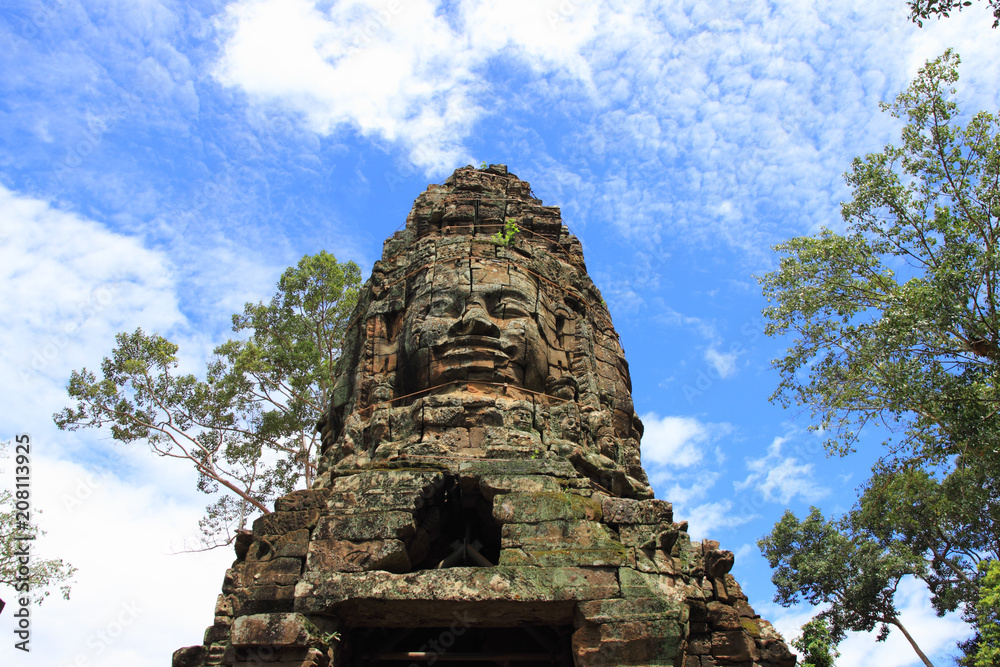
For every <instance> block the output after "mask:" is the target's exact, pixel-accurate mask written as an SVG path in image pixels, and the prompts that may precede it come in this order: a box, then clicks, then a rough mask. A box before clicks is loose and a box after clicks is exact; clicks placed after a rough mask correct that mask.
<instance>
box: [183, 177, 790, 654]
mask: <svg viewBox="0 0 1000 667" xmlns="http://www.w3.org/2000/svg"><path fill="white" fill-rule="evenodd" d="M508 221H512V222H514V223H515V224H516V225H517V227H518V229H519V231H518V232H517V233H516V234H514V235H513V237H511V238H509V239H505V238H503V236H502V235H501V236H498V233H501V234H502V230H503V229H504V226H505V224H506V223H507V222H508ZM319 428H320V429H321V431H322V435H323V453H322V455H321V459H320V464H319V473H318V475H317V481H316V483H315V485H314V486H313V488H311V489H307V490H302V491H296V492H295V493H292V494H289V495H287V496H285V497H283V498H281V499H279V500H278V501H277V502H276V503H275V511H274V512H273V513H271V514H267V515H265V516H263V517H261V518H259V519H257V521H255V522H254V525H253V530H252V531H250V532H247V533H246V534H242V535H240V537H239V538H238V539H237V541H236V545H235V547H236V555H237V559H236V561H235V562H234V563H233V565H232V567H231V568H230V569H229V570H228V571H227V572H226V575H225V578H224V581H223V587H222V594H221V595H220V596H219V602H218V604H217V605H216V609H215V621H214V623H213V625H212V626H211V627H210V628H209V629H208V630H207V631H206V634H205V638H204V642H203V644H202V645H201V646H197V647H187V648H184V649H180V650H179V651H177V652H176V653H175V654H174V661H173V664H174V667H204V666H208V665H236V666H244V665H251V664H264V663H266V664H268V665H271V664H273V665H288V666H292V665H295V666H296V667H306V666H315V667H328V666H331V665H333V666H346V665H361V664H382V663H378V662H373V661H374V660H375V659H376V658H375V657H372V655H370V654H371V653H372V651H374V652H376V653H378V651H380V650H383V651H389V650H390V648H391V647H390V648H384V649H383V648H382V647H379V646H362V645H361V644H362V643H363V639H362V637H367V636H374V635H372V634H371V633H372V632H374V630H372V629H379V630H381V629H385V628H388V629H393V628H397V629H399V630H400V636H405V635H406V633H407V632H411V633H412V632H418V630H419V629H425V631H426V632H437V629H441V631H440V632H441V633H440V639H441V646H445V643H446V642H445V639H448V638H450V640H449V641H451V642H455V641H459V640H460V639H461V637H462V636H465V637H466V638H467V639H468V638H470V637H472V636H473V635H474V633H475V631H476V629H484V630H483V631H484V632H485V631H486V629H489V630H490V631H491V632H499V631H498V630H496V629H501V630H502V629H504V628H507V629H521V630H523V631H524V632H527V633H528V634H527V635H525V636H531V637H540V635H539V632H538V631H537V630H533V628H549V629H554V630H552V632H555V633H562V634H559V635H558V636H559V637H561V638H562V639H563V640H564V641H562V644H561V645H560V646H561V648H559V647H556V648H553V649H551V650H552V651H553V655H555V654H556V653H558V655H557V656H556V657H555V658H553V661H552V662H546V661H540V662H536V663H532V662H530V661H525V662H522V663H521V664H526V665H531V664H543V663H544V664H561V665H575V666H577V667H592V666H602V667H605V666H611V665H634V666H637V667H638V666H651V665H671V666H683V667H692V666H698V667H702V666H704V665H719V666H723V665H753V666H755V667H791V666H792V665H794V664H795V657H794V656H793V655H792V654H791V653H790V652H789V650H788V647H787V646H786V645H785V643H784V642H783V640H782V639H781V637H780V636H779V635H778V634H777V633H776V632H775V631H774V629H773V628H772V627H771V625H770V624H769V623H768V622H767V621H765V620H763V619H761V618H759V617H758V616H757V615H756V614H755V613H754V611H753V609H752V608H751V607H750V605H749V604H748V603H747V598H746V596H745V595H744V594H743V592H742V590H741V589H740V587H739V585H738V584H737V583H736V581H735V579H733V577H732V575H730V574H729V571H730V569H731V568H732V566H733V554H732V553H731V552H729V551H724V550H720V549H719V545H718V543H716V542H713V541H704V542H701V543H692V542H691V540H690V538H689V536H688V534H687V523H686V522H682V523H675V522H674V517H673V511H672V508H671V506H670V503H669V502H665V501H662V500H656V499H654V498H653V492H652V489H651V488H650V486H649V483H648V481H647V478H646V474H645V472H644V471H643V469H642V466H641V463H640V455H639V452H640V439H641V437H642V423H641V422H640V420H639V418H638V416H637V415H636V413H635V410H634V408H633V404H632V396H631V381H630V379H629V369H628V364H627V363H626V361H625V357H624V352H623V351H622V347H621V344H620V342H619V340H618V336H617V334H616V332H615V330H614V327H613V326H612V323H611V317H610V315H609V313H608V310H607V307H606V306H605V304H604V302H603V300H602V299H601V295H600V293H599V291H598V290H597V288H596V287H595V286H594V284H593V282H592V281H591V280H590V278H589V277H588V275H587V270H586V266H585V264H584V259H583V254H582V252H581V248H580V243H579V241H578V240H577V239H576V238H575V237H574V236H573V235H571V234H570V233H569V231H568V229H567V228H566V227H565V226H564V225H563V224H562V221H561V218H560V213H559V209H558V208H556V207H551V206H544V205H542V202H541V201H539V200H538V199H537V198H535V197H534V196H533V195H532V193H531V188H530V186H529V185H528V183H526V182H524V181H521V180H520V179H518V178H517V177H516V176H514V175H513V174H510V173H508V171H507V169H506V167H505V166H503V165H491V166H489V167H488V168H485V169H474V168H472V167H466V168H462V169H459V170H457V171H456V172H455V173H454V174H452V176H450V177H449V178H448V179H447V180H446V181H445V182H444V183H443V184H441V185H431V186H429V187H428V189H427V191H426V192H424V193H423V194H421V195H420V196H419V197H418V198H417V200H416V201H415V202H414V205H413V209H412V211H411V212H410V214H409V216H408V217H407V221H406V228H405V229H404V230H402V231H400V232H397V233H396V234H394V235H393V236H392V237H391V238H390V239H388V240H387V241H386V242H385V247H384V252H383V256H382V259H381V260H380V261H378V262H376V264H375V267H374V269H373V271H372V276H371V278H370V279H369V280H368V282H367V283H366V285H365V287H364V289H363V290H362V295H361V297H360V299H359V303H358V306H357V309H356V311H355V314H354V316H353V319H352V322H351V325H350V327H349V330H348V334H347V338H346V341H345V345H344V353H343V356H342V358H341V360H340V363H339V364H338V366H337V369H336V378H335V389H334V392H333V399H332V402H331V405H330V409H329V411H328V413H327V414H326V416H325V417H324V419H323V420H322V421H321V423H320V424H319ZM456 619H460V620H456ZM511 631H513V630H511ZM366 632H367V633H368V634H365V633H366ZM463 633H467V634H465V635H463ZM379 636H381V635H379ZM482 636H483V637H487V636H488V635H485V634H484V635H482ZM498 636H506V635H502V634H501V635H498ZM553 636H555V635H553ZM394 641H395V640H394ZM483 641H484V642H486V641H487V640H483ZM538 641H539V642H540V644H539V645H544V644H545V643H546V641H548V640H546V639H545V638H544V637H542V638H541V639H538ZM487 643H488V642H487ZM430 645H432V646H438V644H436V643H434V642H430ZM454 645H455V646H459V644H454ZM387 646H388V644H387ZM462 646H463V648H462V649H461V650H462V651H466V652H468V651H469V648H468V646H467V645H464V644H463V645H462ZM514 648H516V647H511V646H506V647H504V650H506V651H507V653H509V652H510V651H511V650H513V649H514ZM392 650H395V649H392ZM408 650H411V651H412V648H411V649H408ZM421 650H422V649H421ZM435 650H437V651H447V650H448V649H447V648H441V647H440V646H438V648H437V649H435ZM525 650H527V649H525ZM453 651H459V649H458V648H455V649H453ZM417 653H418V652H412V653H407V654H406V655H407V656H411V657H410V658H406V659H407V660H412V661H413V662H411V663H407V662H396V663H394V664H414V663H416V664H420V663H421V661H422V663H423V664H428V663H430V662H436V661H437V659H438V658H441V657H442V655H443V654H442V653H434V654H433V655H431V654H430V653H427V652H426V651H425V652H424V653H423V654H422V655H423V658H420V657H417ZM487 653H489V651H488V650H487V648H486V647H485V645H484V648H483V649H482V655H483V656H485V655H486V654H487ZM502 654H503V651H500V652H499V653H498V652H496V651H494V653H492V654H491V655H494V656H501V655H502ZM366 655H367V658H366V657H365V656H366ZM387 656H388V654H387V653H386V654H385V655H383V657H384V658H385V659H386V660H402V659H403V658H400V657H399V656H398V655H397V657H395V658H389V657H387ZM458 657H459V656H458V654H457V653H453V654H452V655H451V656H450V657H448V658H445V659H446V660H451V661H452V662H455V661H456V659H457V658H458ZM363 658H364V659H366V660H368V662H364V661H363ZM379 659H381V658H379ZM461 664H465V663H461ZM468 664H502V659H500V658H497V660H496V661H495V662H493V663H490V662H477V661H476V660H475V659H473V658H470V661H469V662H468ZM514 664H518V663H516V662H515V663H514Z"/></svg>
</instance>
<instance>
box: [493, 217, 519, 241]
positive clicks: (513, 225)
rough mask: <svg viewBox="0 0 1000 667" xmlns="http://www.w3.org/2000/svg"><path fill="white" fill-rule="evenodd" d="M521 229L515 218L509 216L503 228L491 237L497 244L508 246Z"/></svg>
mask: <svg viewBox="0 0 1000 667" xmlns="http://www.w3.org/2000/svg"><path fill="white" fill-rule="evenodd" d="M520 231H521V228H520V227H518V226H517V222H516V221H515V220H514V218H507V220H506V222H504V225H503V230H501V231H498V232H497V233H495V234H494V235H493V236H492V237H491V238H492V240H493V242H494V243H496V244H497V245H499V246H503V247H504V248H508V247H510V243H511V241H513V240H514V235H515V234H517V233H518V232H520Z"/></svg>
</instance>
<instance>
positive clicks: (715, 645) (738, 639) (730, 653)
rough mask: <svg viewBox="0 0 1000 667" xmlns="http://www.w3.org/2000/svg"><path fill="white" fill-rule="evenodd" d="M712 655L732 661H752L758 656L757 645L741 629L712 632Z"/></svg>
mask: <svg viewBox="0 0 1000 667" xmlns="http://www.w3.org/2000/svg"><path fill="white" fill-rule="evenodd" d="M712 656H714V657H715V658H717V659H719V660H731V661H733V662H740V661H754V660H757V659H758V658H759V657H760V653H759V652H758V651H757V647H756V646H755V645H754V641H753V639H751V638H750V637H749V636H748V635H747V634H746V633H745V632H743V630H730V631H728V632H715V633H713V634H712Z"/></svg>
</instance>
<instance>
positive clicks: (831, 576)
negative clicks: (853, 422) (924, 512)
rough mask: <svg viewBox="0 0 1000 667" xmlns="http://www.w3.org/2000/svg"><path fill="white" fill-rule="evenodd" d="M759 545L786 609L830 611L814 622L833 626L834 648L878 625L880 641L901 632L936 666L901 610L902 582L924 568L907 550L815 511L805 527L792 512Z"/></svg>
mask: <svg viewBox="0 0 1000 667" xmlns="http://www.w3.org/2000/svg"><path fill="white" fill-rule="evenodd" d="M757 545H758V546H759V547H760V550H761V552H763V554H764V557H765V558H767V560H768V563H770V565H771V569H772V570H773V574H772V576H771V581H772V582H773V583H774V585H775V587H776V588H777V593H776V594H775V598H774V599H775V601H776V602H778V603H779V604H781V605H783V606H786V607H787V606H791V605H793V604H795V603H797V602H798V601H799V600H805V601H806V602H808V603H809V604H812V605H827V606H828V607H827V609H826V610H825V611H823V612H821V613H820V614H819V616H818V617H817V618H816V619H814V620H815V621H818V622H819V623H822V624H824V625H827V624H828V626H829V637H830V641H831V643H832V645H834V646H835V645H836V644H837V643H839V642H840V641H841V640H842V639H843V638H844V636H845V634H846V633H847V631H849V630H851V631H856V632H871V631H872V630H873V629H874V628H875V626H876V625H878V626H879V627H880V629H879V634H878V640H879V641H883V640H884V639H885V638H886V637H887V636H888V634H889V626H895V627H897V628H899V630H900V631H902V633H903V635H904V636H905V637H906V639H907V640H908V641H909V642H910V645H911V646H912V647H913V649H914V651H916V652H917V654H918V655H919V656H920V658H921V660H923V661H924V663H925V664H927V665H930V662H929V661H928V660H927V658H926V656H925V655H924V654H923V652H922V651H921V650H920V648H919V646H917V643H916V641H915V640H914V639H913V637H912V636H911V635H910V633H909V632H908V631H907V630H906V628H905V627H904V626H903V624H902V622H901V621H900V619H899V612H898V610H897V609H896V604H895V597H896V589H897V587H898V586H899V582H900V581H901V580H902V579H903V577H906V576H908V575H914V574H919V573H920V571H921V568H922V567H923V564H922V563H921V562H920V561H916V560H914V559H913V558H912V557H911V554H910V553H909V552H908V551H907V550H906V549H899V548H897V545H896V544H892V543H890V544H888V545H885V544H880V543H879V542H878V541H876V540H874V539H871V538H870V537H868V536H865V535H864V534H863V533H862V532H858V531H856V530H855V529H854V526H852V525H851V523H850V519H848V518H843V519H840V520H837V521H833V520H827V519H825V518H824V517H823V514H822V513H821V512H820V511H819V509H817V508H815V507H813V508H812V510H811V511H810V513H809V516H808V517H806V518H805V519H804V520H802V521H799V520H798V518H796V516H795V515H794V514H793V513H792V512H791V511H786V512H785V514H784V516H782V518H781V520H780V521H779V522H778V523H776V524H775V526H774V529H773V530H772V531H771V533H770V534H769V535H767V536H765V537H763V538H761V540H759V541H758V542H757ZM813 630H815V628H813ZM813 639H815V637H813ZM799 648H800V650H801V647H799Z"/></svg>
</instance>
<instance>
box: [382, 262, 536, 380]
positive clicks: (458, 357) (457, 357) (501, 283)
mask: <svg viewBox="0 0 1000 667" xmlns="http://www.w3.org/2000/svg"><path fill="white" fill-rule="evenodd" d="M462 263H463V264H465V266H464V267H462V268H459V269H457V270H455V271H451V270H442V268H441V267H435V271H434V272H433V273H429V274H428V275H427V276H426V277H425V279H424V280H422V281H421V282H418V283H417V284H416V285H415V287H414V292H413V294H412V297H411V299H410V300H409V303H408V304H407V307H406V314H405V316H404V319H403V325H402V330H401V332H400V347H399V352H398V354H399V357H400V368H401V370H402V372H403V375H402V386H403V389H404V392H405V393H408V394H409V393H413V392H418V391H421V390H424V389H428V388H431V387H436V386H438V385H442V384H446V383H449V382H453V381H479V382H488V383H501V384H509V385H512V386H516V387H524V388H526V389H530V390H532V391H537V392H544V391H545V382H546V378H547V377H548V374H549V360H548V357H549V354H548V350H549V347H550V344H549V342H548V341H547V340H546V337H545V335H544V333H543V327H544V322H543V323H542V325H541V326H540V324H539V320H543V319H544V318H543V317H540V316H539V314H540V313H544V312H547V310H548V309H547V308H544V307H543V308H539V299H540V298H542V299H543V300H544V299H545V293H544V291H540V290H539V289H538V285H537V281H536V279H535V278H534V277H533V276H531V275H529V274H527V273H525V272H523V271H520V270H518V269H517V268H516V267H515V266H513V265H510V264H508V263H497V262H487V261H477V260H473V264H472V266H471V268H470V267H469V261H468V260H465V262H462ZM470 275H471V276H472V280H471V281H470V280H469V276H470ZM536 318H538V319H536Z"/></svg>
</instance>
